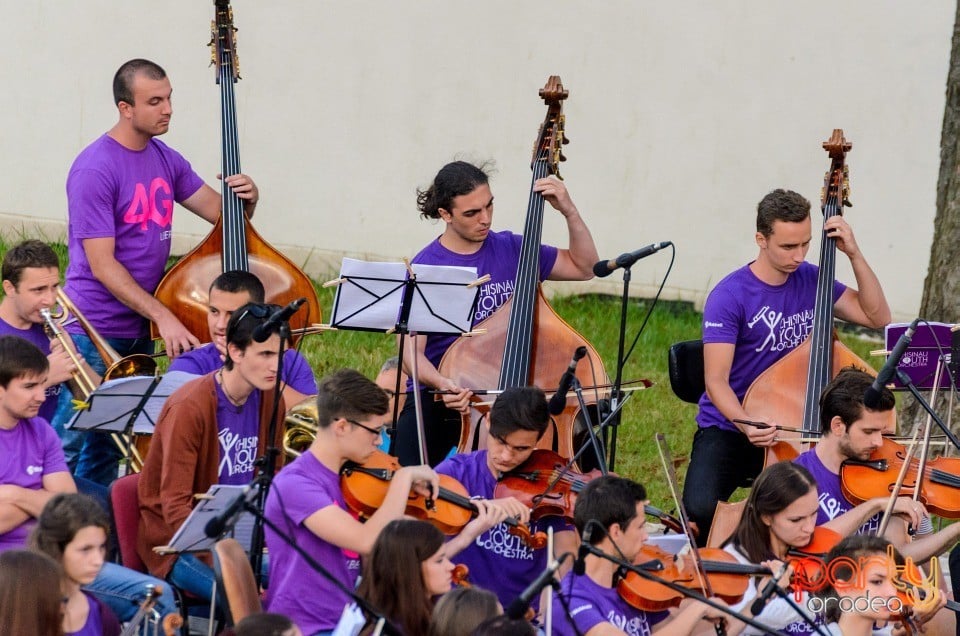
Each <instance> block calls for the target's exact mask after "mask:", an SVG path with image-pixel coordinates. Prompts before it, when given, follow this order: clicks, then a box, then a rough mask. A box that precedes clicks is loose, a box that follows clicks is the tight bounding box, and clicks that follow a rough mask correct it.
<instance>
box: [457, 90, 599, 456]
mask: <svg viewBox="0 0 960 636" xmlns="http://www.w3.org/2000/svg"><path fill="white" fill-rule="evenodd" d="M540 96H541V97H542V98H543V100H544V101H545V102H546V103H547V116H546V119H545V120H544V122H543V125H542V126H541V128H540V134H539V137H538V139H537V143H536V145H535V146H534V153H533V163H532V169H533V176H532V182H535V181H536V180H537V179H540V178H542V177H546V176H548V175H550V174H554V175H557V176H559V175H558V172H557V168H558V165H559V162H560V161H562V160H563V157H562V154H561V146H562V144H564V143H566V139H565V137H564V131H563V124H564V121H563V112H562V101H563V100H564V99H566V97H567V91H565V90H564V89H563V86H562V84H561V83H560V78H559V77H557V76H551V77H550V78H549V79H548V80H547V84H546V86H545V87H544V88H543V89H541V91H540ZM532 182H531V190H530V200H529V205H528V208H527V217H526V221H525V224H524V232H523V244H522V247H521V252H520V263H519V266H518V268H517V277H516V286H515V289H514V293H513V296H511V298H510V299H509V300H507V302H506V303H504V304H503V305H502V306H501V307H500V308H499V309H498V310H497V311H496V312H494V313H493V315H491V316H490V317H489V318H487V319H486V320H484V321H483V322H481V323H479V324H478V325H477V326H476V330H477V331H478V332H481V333H480V335H475V336H471V337H468V338H460V339H459V340H457V341H456V342H454V343H453V345H451V346H450V348H449V349H448V350H447V352H446V354H445V355H444V356H443V359H442V360H441V361H440V367H439V371H440V373H441V375H443V376H445V377H448V378H450V379H452V380H453V381H454V382H456V383H457V384H458V385H459V386H463V387H472V388H484V387H497V388H499V389H506V388H510V387H518V386H530V385H535V386H539V387H541V388H544V389H545V390H549V389H551V388H552V387H556V386H557V383H558V382H559V380H560V376H561V375H562V374H563V372H564V370H565V369H566V368H567V366H568V365H569V364H570V359H571V357H572V355H573V353H574V351H575V350H576V349H577V348H578V347H581V346H582V347H586V349H587V356H586V357H587V359H585V360H581V361H580V364H579V365H578V366H577V377H578V378H579V379H580V382H581V384H582V385H583V386H593V385H596V384H600V383H602V382H605V381H606V373H605V372H604V370H603V369H604V368H603V362H602V360H601V359H600V356H599V354H598V353H597V351H596V349H594V348H593V347H592V346H591V345H590V343H589V342H588V341H587V340H586V339H585V338H584V337H583V336H581V335H580V334H579V333H577V332H576V331H575V330H574V329H573V328H572V327H571V326H570V325H568V324H567V323H566V322H564V321H563V319H562V318H560V316H558V315H557V313H556V312H555V311H554V310H553V308H552V307H551V306H550V304H549V303H548V302H547V300H546V298H545V297H544V295H543V291H542V289H541V288H540V283H539V273H540V266H539V256H540V239H541V235H542V230H543V209H544V199H543V197H542V196H541V195H540V193H538V192H534V191H533V186H532ZM478 274H481V275H482V274H484V272H478ZM484 330H485V332H484ZM500 352H502V356H498V354H499V353H500ZM487 411H488V409H487V408H474V409H471V411H470V413H469V414H467V415H464V416H463V418H462V424H463V426H462V430H461V436H460V444H459V450H460V452H469V451H471V450H474V449H477V448H483V447H485V446H486V440H485V434H484V432H483V428H482V426H481V422H482V420H483V418H484V417H485V415H486V412H487ZM578 415H580V409H579V405H578V402H577V400H576V396H575V395H574V394H573V393H572V392H571V394H570V397H569V398H568V401H567V407H566V409H564V411H563V413H561V414H560V415H559V416H555V417H554V418H553V423H554V426H551V427H550V428H549V429H548V430H547V433H546V434H545V435H544V436H543V438H542V439H541V440H540V445H539V446H540V447H541V448H546V449H550V450H553V451H555V452H557V453H559V454H560V455H562V456H563V457H571V456H572V455H573V451H574V437H575V434H576V432H575V428H576V427H577V421H578V419H577V418H578ZM581 428H582V425H581ZM583 431H584V432H585V429H583Z"/></svg>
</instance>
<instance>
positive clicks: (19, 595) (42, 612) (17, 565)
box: [0, 550, 63, 636]
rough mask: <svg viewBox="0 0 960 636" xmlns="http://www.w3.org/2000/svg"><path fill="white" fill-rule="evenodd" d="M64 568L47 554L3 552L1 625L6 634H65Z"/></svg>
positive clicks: (0, 599)
mask: <svg viewBox="0 0 960 636" xmlns="http://www.w3.org/2000/svg"><path fill="white" fill-rule="evenodd" d="M60 578H61V577H60V567H59V566H58V565H57V563H56V561H54V560H53V559H51V558H50V557H48V556H46V555H45V554H37V553H36V552H28V551H27V550H8V551H7V552H2V553H0V626H2V628H3V631H4V633H6V634H30V635H31V636H63V625H62V623H61V620H60V605H61V599H62V594H61V593H60Z"/></svg>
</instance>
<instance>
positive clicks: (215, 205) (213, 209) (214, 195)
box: [182, 174, 260, 223]
mask: <svg viewBox="0 0 960 636" xmlns="http://www.w3.org/2000/svg"><path fill="white" fill-rule="evenodd" d="M217 178H218V179H219V178H220V175H217ZM223 182H224V184H226V185H227V186H228V187H230V188H233V191H234V192H235V193H236V195H237V196H238V197H240V198H241V199H242V200H243V211H244V213H245V214H246V215H247V218H253V213H254V211H255V210H256V208H257V202H258V201H259V200H260V192H259V190H257V185H256V184H255V183H254V182H253V179H251V178H250V177H249V176H247V175H245V174H235V175H231V176H229V177H227V178H226V179H224V180H223ZM182 205H183V207H185V208H187V209H188V210H190V211H191V212H193V213H194V214H196V215H197V216H199V217H200V218H202V219H206V220H207V221H209V222H210V223H216V222H217V219H218V218H220V212H221V209H222V207H223V198H222V197H221V196H220V193H219V192H217V191H216V190H214V189H213V188H211V187H210V186H208V185H207V184H203V185H202V186H201V187H200V189H199V190H197V191H196V192H194V193H193V194H192V195H190V197H189V198H188V199H185V200H184V201H183V203H182Z"/></svg>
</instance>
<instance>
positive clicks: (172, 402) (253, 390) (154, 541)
mask: <svg viewBox="0 0 960 636" xmlns="http://www.w3.org/2000/svg"><path fill="white" fill-rule="evenodd" d="M276 309H277V307H276V306H275V305H260V304H255V303H250V304H247V305H244V306H242V307H240V308H239V309H238V310H237V311H236V312H234V314H233V316H232V317H231V318H230V322H229V324H228V325H227V340H226V342H227V355H226V359H225V360H224V363H223V366H222V367H220V368H219V369H218V370H217V371H214V372H212V373H208V374H207V375H204V376H202V377H199V378H197V379H195V380H191V381H190V382H187V383H186V384H184V385H183V386H181V387H180V388H179V389H177V390H176V391H175V392H174V393H173V394H172V395H171V396H170V397H169V398H167V401H166V403H165V404H164V405H163V410H162V411H161V412H160V417H159V419H158V420H157V426H156V429H155V431H154V433H153V441H152V443H151V444H150V452H149V453H148V454H147V458H146V460H145V461H144V466H143V472H142V474H141V475H140V485H139V488H138V494H139V497H140V532H139V536H138V541H137V552H138V553H139V554H140V558H141V559H143V562H144V563H146V564H147V567H148V568H149V569H150V572H151V573H152V574H154V575H155V576H158V577H160V578H168V579H169V580H170V582H171V583H173V584H174V585H176V586H177V587H179V588H182V589H185V590H188V591H189V592H190V593H191V594H195V595H196V596H199V597H201V598H207V599H209V598H210V597H211V595H212V589H213V584H214V577H213V570H212V569H211V568H210V567H209V566H208V565H207V564H205V563H203V562H202V561H201V560H200V559H198V558H197V557H196V556H194V555H192V554H181V555H180V556H169V555H168V556H160V555H158V554H156V553H155V552H154V551H153V548H154V547H156V546H161V545H166V544H168V543H169V541H170V539H171V538H172V537H173V534H174V533H175V532H176V530H177V528H179V527H180V525H181V524H183V522H184V521H185V520H186V518H187V517H188V516H189V515H190V511H191V510H192V509H193V505H194V494H198V493H204V492H206V491H207V490H208V489H209V488H210V486H212V485H214V484H247V483H249V482H250V481H251V480H252V479H253V478H254V476H255V470H256V469H255V466H254V461H255V460H256V459H258V458H259V457H262V456H263V455H264V451H265V449H266V447H267V446H268V445H271V444H272V445H273V446H274V447H275V448H278V449H279V448H281V444H282V437H283V426H282V418H283V415H284V407H283V402H282V398H281V408H280V410H279V413H278V414H277V422H276V429H275V435H274V438H273V440H272V442H271V441H270V440H268V435H269V433H268V431H269V429H270V415H271V411H272V409H271V407H272V404H273V388H274V381H275V379H276V376H277V366H278V365H277V361H278V359H279V358H278V351H279V347H280V337H279V335H277V334H276V333H273V334H271V335H270V337H269V338H267V340H265V341H264V342H254V340H253V332H254V330H255V329H256V328H257V327H258V326H259V325H261V324H263V323H264V322H266V321H267V318H268V317H269V316H270V314H271V313H272V312H273V311H274V310H276Z"/></svg>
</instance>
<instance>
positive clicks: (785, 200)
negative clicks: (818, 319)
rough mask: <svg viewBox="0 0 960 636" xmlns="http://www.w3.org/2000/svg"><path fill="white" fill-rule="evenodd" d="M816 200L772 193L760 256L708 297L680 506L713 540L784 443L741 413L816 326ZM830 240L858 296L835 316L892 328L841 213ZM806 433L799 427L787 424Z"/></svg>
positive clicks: (848, 291) (839, 288) (842, 301)
mask: <svg viewBox="0 0 960 636" xmlns="http://www.w3.org/2000/svg"><path fill="white" fill-rule="evenodd" d="M810 228H811V222H810V202H809V201H807V200H806V199H805V198H803V197H802V196H800V195H799V194H797V193H796V192H792V191H789V190H774V191H773V192H771V193H769V194H767V195H766V196H765V197H763V199H762V200H761V201H760V203H759V205H758V206H757V232H756V236H755V238H756V242H757V246H758V247H759V248H760V250H759V253H758V255H757V259H756V260H755V261H753V262H752V263H750V264H748V265H746V266H744V267H742V268H740V269H738V270H736V271H735V272H733V273H732V274H730V275H729V276H727V277H726V278H724V279H723V280H721V281H720V282H719V283H718V284H717V286H716V287H715V288H714V289H713V291H711V292H710V296H709V297H708V298H707V302H706V305H705V306H704V310H703V342H704V345H703V362H704V381H705V383H706V389H707V390H706V392H705V393H704V395H703V397H701V398H700V411H699V413H698V414H697V425H698V426H699V429H698V430H697V432H696V434H695V435H694V438H693V449H692V451H691V453H690V465H689V468H688V470H687V475H686V479H685V483H684V490H683V500H684V505H685V507H686V508H687V511H688V512H689V514H690V517H691V519H692V520H693V521H695V522H696V523H697V526H698V527H699V529H700V533H699V540H700V541H704V542H705V541H706V537H707V535H708V534H709V530H710V525H711V523H712V521H713V515H714V512H715V510H716V507H717V502H718V501H726V500H727V499H729V497H730V495H731V494H732V493H733V491H734V490H736V489H737V488H738V487H740V486H744V485H746V484H748V483H749V481H750V480H752V479H753V478H754V477H756V476H757V474H758V473H759V472H760V469H761V468H762V467H763V459H764V450H765V448H766V447H768V446H772V445H773V444H775V443H776V442H777V441H778V440H777V438H776V434H777V430H776V429H775V428H773V427H770V428H760V427H752V426H747V425H745V424H739V423H735V422H734V420H748V421H760V422H766V423H768V424H777V422H773V421H767V418H763V417H757V416H753V415H751V414H750V413H749V412H748V411H747V410H745V409H744V408H743V405H742V401H743V397H744V395H745V394H746V392H747V389H748V388H749V387H750V385H751V384H753V381H754V380H755V379H756V378H757V377H758V376H759V375H760V374H761V373H762V372H763V371H765V370H766V369H768V368H769V367H770V366H771V365H773V364H774V363H775V362H777V361H778V360H780V359H781V358H783V357H784V356H785V355H786V354H788V353H789V352H790V351H792V350H793V349H795V348H796V347H797V346H799V345H800V344H801V343H802V342H803V341H804V340H806V339H807V336H808V335H809V333H810V331H811V330H812V328H813V309H814V301H815V297H816V293H815V292H816V288H817V277H818V269H817V267H816V266H814V265H811V264H809V263H807V262H805V261H804V259H805V258H806V255H807V250H808V249H809V247H810V240H811V229H810ZM823 231H824V236H825V237H827V238H830V239H832V240H834V241H835V243H836V246H837V248H838V249H839V250H840V251H841V252H843V253H844V254H846V255H847V258H849V259H850V265H851V266H852V268H853V274H854V276H855V278H856V280H857V287H858V289H859V291H857V290H856V289H853V288H851V287H845V286H843V285H841V284H839V283H836V282H835V283H834V286H833V293H832V298H833V303H834V311H835V313H836V315H837V317H839V318H841V319H843V320H847V321H850V322H855V323H857V324H860V325H864V326H867V327H873V328H880V327H882V326H884V325H886V324H887V323H888V322H889V321H890V308H889V306H888V305H887V301H886V298H885V297H884V295H883V290H882V289H881V288H880V282H879V281H878V280H877V277H876V275H875V274H874V273H873V270H871V269H870V265H869V264H868V263H867V261H866V259H865V258H864V256H863V253H862V252H861V251H860V248H859V247H858V245H857V242H856V240H855V239H854V236H853V230H852V229H851V228H850V226H849V225H848V224H847V222H846V220H844V218H843V217H842V216H840V215H836V216H833V217H831V218H830V219H828V220H827V221H826V222H825V223H824V225H823ZM780 424H783V425H788V426H799V423H797V422H780Z"/></svg>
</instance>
